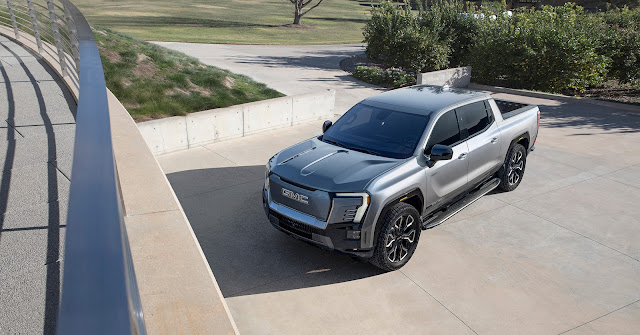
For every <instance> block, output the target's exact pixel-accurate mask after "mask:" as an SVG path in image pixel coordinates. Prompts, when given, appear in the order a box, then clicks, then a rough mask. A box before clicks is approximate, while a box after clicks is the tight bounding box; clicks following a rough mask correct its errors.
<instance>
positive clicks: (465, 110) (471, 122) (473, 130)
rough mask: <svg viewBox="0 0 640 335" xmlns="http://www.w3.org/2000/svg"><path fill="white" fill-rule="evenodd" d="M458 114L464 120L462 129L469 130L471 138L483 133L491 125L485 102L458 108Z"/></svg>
mask: <svg viewBox="0 0 640 335" xmlns="http://www.w3.org/2000/svg"><path fill="white" fill-rule="evenodd" d="M456 112H457V113H458V116H459V117H460V119H461V120H462V125H461V126H462V128H463V129H466V130H467V132H468V136H469V137H471V136H473V135H475V134H477V133H479V132H481V131H483V130H484V129H485V128H486V127H487V126H488V125H489V124H490V123H491V118H490V117H489V113H487V108H486V106H485V104H484V101H478V102H474V103H471V104H468V105H465V106H462V107H459V108H456Z"/></svg>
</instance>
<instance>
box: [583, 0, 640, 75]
mask: <svg viewBox="0 0 640 335" xmlns="http://www.w3.org/2000/svg"><path fill="white" fill-rule="evenodd" d="M600 16H601V18H602V20H603V22H604V25H602V26H600V27H597V29H593V30H592V31H593V32H594V33H595V34H598V36H599V40H600V41H601V45H600V48H599V53H600V54H603V55H606V56H607V57H609V58H610V59H611V66H610V68H609V76H610V77H611V78H615V79H617V80H618V81H620V82H622V83H632V84H636V85H640V8H636V9H633V10H631V9H629V8H626V7H624V8H617V9H614V10H610V11H607V12H605V13H601V14H600Z"/></svg>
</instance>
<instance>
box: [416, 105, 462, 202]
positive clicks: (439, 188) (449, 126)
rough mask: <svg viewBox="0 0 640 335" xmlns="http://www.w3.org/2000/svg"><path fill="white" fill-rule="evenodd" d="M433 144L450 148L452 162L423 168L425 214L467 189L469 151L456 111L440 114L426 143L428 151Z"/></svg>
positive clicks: (438, 163) (443, 162)
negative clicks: (426, 211) (425, 196)
mask: <svg viewBox="0 0 640 335" xmlns="http://www.w3.org/2000/svg"><path fill="white" fill-rule="evenodd" d="M436 144H442V145H447V146H450V147H452V149H453V158H452V159H451V160H445V161H439V162H436V164H435V165H434V166H433V167H431V168H425V173H426V178H427V201H426V204H427V210H429V208H433V209H435V208H437V207H439V205H441V204H444V203H447V202H448V201H449V200H451V198H453V197H455V196H456V195H458V194H460V193H461V192H463V191H464V190H465V188H466V186H467V170H468V168H469V160H468V159H467V158H468V155H469V149H468V147H467V143H466V142H465V141H464V140H463V139H462V136H461V133H460V127H459V125H458V118H457V117H456V112H455V110H451V111H448V112H446V113H444V114H442V115H441V116H440V117H439V118H438V119H437V120H436V122H435V125H434V126H433V130H432V131H431V134H430V135H429V140H428V141H427V149H428V150H431V148H432V147H433V146H434V145H436Z"/></svg>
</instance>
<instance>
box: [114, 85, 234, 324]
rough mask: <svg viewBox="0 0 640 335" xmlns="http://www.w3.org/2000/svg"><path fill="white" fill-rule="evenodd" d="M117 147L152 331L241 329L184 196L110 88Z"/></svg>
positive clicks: (127, 221) (129, 225)
mask: <svg viewBox="0 0 640 335" xmlns="http://www.w3.org/2000/svg"><path fill="white" fill-rule="evenodd" d="M108 98H109V114H110V118H111V133H112V135H111V136H112V140H113V151H114V157H115V160H116V168H117V170H118V178H119V181H120V192H121V194H122V202H123V205H124V221H125V226H126V228H127V235H128V239H129V245H130V247H131V258H132V260H133V265H134V269H135V272H136V279H137V284H138V290H139V293H140V301H141V303H142V310H143V312H144V318H145V325H146V329H147V332H148V333H149V334H212V333H216V334H235V333H237V329H236V327H235V324H234V322H233V319H232V317H231V314H230V312H229V310H228V307H227V305H226V303H225V300H224V298H223V296H222V293H221V292H220V288H219V287H218V284H217V282H216V279H215V277H214V276H213V273H212V272H211V269H210V267H209V264H208V263H207V260H206V258H205V257H204V254H203V253H202V249H201V248H200V244H199V243H198V239H197V238H196V236H195V235H194V234H193V231H192V229H191V226H190V225H189V221H188V220H187V218H186V216H185V214H184V212H183V211H182V207H181V206H180V204H179V202H178V199H177V198H176V196H175V194H174V193H173V191H172V189H171V186H170V185H169V182H168V181H167V178H166V177H165V175H164V173H163V172H162V170H161V169H160V166H159V165H158V162H157V161H156V160H155V158H154V157H153V154H152V153H151V151H149V148H148V147H147V144H146V143H145V141H144V139H143V138H142V135H141V134H140V132H138V129H137V127H136V124H135V122H134V121H133V119H132V118H131V116H130V115H129V113H128V112H127V110H126V109H125V108H124V107H123V106H122V104H121V103H120V102H119V101H118V100H117V99H116V97H115V96H114V95H113V94H111V92H108Z"/></svg>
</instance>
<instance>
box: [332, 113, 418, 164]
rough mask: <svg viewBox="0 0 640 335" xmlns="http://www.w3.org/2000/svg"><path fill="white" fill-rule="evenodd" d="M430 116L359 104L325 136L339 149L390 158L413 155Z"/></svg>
mask: <svg viewBox="0 0 640 335" xmlns="http://www.w3.org/2000/svg"><path fill="white" fill-rule="evenodd" d="M428 121H429V117H428V116H426V115H417V114H410V113H403V112H398V111H393V110H389V109H383V108H378V107H373V106H369V105H365V104H357V105H355V106H353V107H352V108H351V109H350V110H349V111H348V112H347V113H345V114H344V115H343V116H342V117H341V118H340V119H338V121H336V123H335V124H334V125H333V126H331V127H330V128H329V129H328V130H327V132H326V133H325V134H324V135H323V136H322V140H323V141H324V142H327V143H331V144H334V145H337V146H341V147H345V148H348V149H352V150H356V151H362V152H366V153H370V154H373V155H378V156H384V157H390V158H408V157H411V156H412V155H413V153H414V152H415V150H416V146H417V145H418V141H420V138H421V137H422V133H423V132H424V130H425V128H426V126H427V122H428Z"/></svg>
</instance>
